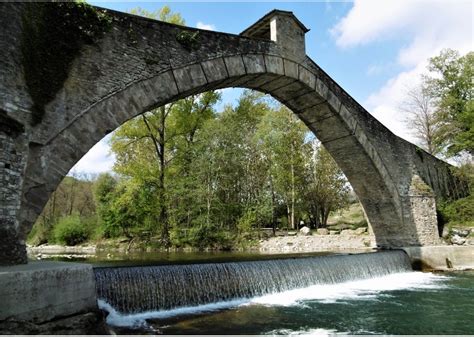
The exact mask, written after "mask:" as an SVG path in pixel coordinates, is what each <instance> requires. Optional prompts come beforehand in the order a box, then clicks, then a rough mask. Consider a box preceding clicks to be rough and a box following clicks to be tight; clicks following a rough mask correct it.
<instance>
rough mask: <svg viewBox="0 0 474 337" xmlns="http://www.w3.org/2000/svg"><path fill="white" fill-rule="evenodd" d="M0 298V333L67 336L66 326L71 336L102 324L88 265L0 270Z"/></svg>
mask: <svg viewBox="0 0 474 337" xmlns="http://www.w3.org/2000/svg"><path fill="white" fill-rule="evenodd" d="M0 298H1V301H0V328H1V329H0V330H1V331H2V333H5V331H7V332H11V333H14V334H28V333H66V332H67V331H68V326H69V327H71V330H70V331H71V332H70V333H80V334H85V333H88V331H92V330H87V329H89V325H90V324H89V323H91V324H92V325H93V326H99V325H100V324H99V323H100V321H101V319H100V317H101V315H99V314H98V313H99V311H98V308H97V300H96V294H95V279H94V272H93V270H92V266H91V265H87V264H79V263H64V262H30V263H29V264H27V265H17V266H11V267H0ZM87 322H89V323H87ZM80 326H82V327H83V328H84V329H85V330H83V331H81V329H79V327H80ZM53 327H54V329H53ZM91 328H93V327H91ZM48 329H49V330H48ZM72 331H75V332H72Z"/></svg>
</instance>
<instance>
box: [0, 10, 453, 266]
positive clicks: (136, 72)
mask: <svg viewBox="0 0 474 337" xmlns="http://www.w3.org/2000/svg"><path fill="white" fill-rule="evenodd" d="M0 6H1V7H2V8H1V9H2V10H1V11H0V22H1V24H2V27H5V29H4V30H2V31H0V45H2V43H3V44H5V48H0V59H1V60H3V61H2V62H4V63H3V64H5V65H6V66H5V67H1V68H0V75H1V76H2V79H4V80H2V81H1V82H0V137H1V140H2V145H3V147H4V148H5V151H4V153H8V155H7V156H5V155H3V157H2V155H0V164H3V166H2V165H0V187H2V188H4V189H5V191H7V192H5V193H4V194H1V193H0V201H1V203H0V215H1V214H2V212H3V214H4V215H2V217H1V218H0V220H1V221H0V264H12V263H21V262H25V261H26V255H25V252H24V240H25V238H26V235H27V233H28V232H29V231H30V230H31V227H32V225H33V223H34V222H35V220H36V218H37V217H38V215H39V214H40V212H41V211H42V209H43V207H44V205H45V204H46V202H47V200H48V197H49V195H50V194H51V193H52V192H53V191H54V190H55V189H56V187H57V185H58V184H59V183H60V181H61V180H62V178H63V177H64V176H65V175H66V174H67V173H68V171H69V170H70V169H71V168H72V167H73V166H74V164H75V163H76V162H77V161H78V160H79V159H80V158H81V157H82V156H83V155H84V154H85V153H87V152H88V150H89V149H90V148H91V147H92V146H93V145H94V144H96V143H97V142H98V141H100V140H101V139H102V138H103V137H104V136H105V135H106V134H108V133H109V132H111V131H112V130H114V129H116V128H117V127H118V126H120V125H121V124H123V123H124V122H126V121H127V120H129V119H130V118H133V117H135V116H137V115H139V114H141V113H144V112H146V111H149V110H150V109H152V108H155V107H158V106H162V105H164V104H167V103H170V102H173V101H176V100H178V99H180V98H184V97H187V96H189V95H191V94H197V93H201V92H205V91H208V90H213V89H220V88H228V87H243V88H249V89H254V90H258V91H261V92H264V93H267V94H270V95H271V96H273V97H274V98H276V99H277V100H278V101H280V102H281V103H283V104H284V105H286V106H287V107H288V108H289V109H290V110H292V111H293V112H294V113H295V114H297V115H298V116H299V118H300V119H301V120H302V121H303V122H304V123H305V124H306V125H307V126H308V127H309V129H310V130H311V131H312V132H313V133H314V134H315V135H316V137H317V138H318V139H319V140H320V141H321V142H322V143H323V145H324V146H325V148H326V149H327V150H328V151H329V153H330V154H331V155H332V156H333V158H334V159H335V161H336V162H337V163H338V165H339V166H340V167H341V169H342V170H343V172H344V173H345V174H346V176H347V178H348V179H349V181H350V183H351V184H352V186H353V188H354V190H355V192H356V193H357V195H358V197H359V199H360V200H361V203H362V205H363V207H364V210H365V212H366V214H367V216H368V218H369V221H370V223H371V226H372V228H373V231H374V234H375V237H376V240H377V243H378V244H380V245H384V246H410V245H414V246H418V245H430V244H436V243H438V233H437V229H436V213H435V203H434V194H436V195H437V196H441V197H442V196H449V195H453V193H452V188H451V187H452V185H453V181H454V180H453V179H452V176H451V175H450V172H449V167H448V166H447V165H446V164H445V163H443V162H441V161H439V160H437V159H436V158H434V157H432V156H430V155H429V154H427V153H424V152H423V151H421V150H419V149H418V148H417V147H416V146H414V145H412V144H410V143H408V142H406V141H404V140H402V139H400V138H398V137H397V136H395V135H394V134H392V133H391V132H390V131H389V130H388V129H387V128H385V127H384V126H383V125H381V124H380V123H379V122H378V121H377V120H376V119H375V118H373V117H372V116H371V115H370V114H369V113H368V112H367V111H366V110H365V109H364V108H363V107H361V106H360V105H359V104H358V103H357V102H356V101H355V100H354V99H352V98H351V97H350V95H348V94H347V93H346V92H345V91H344V90H343V89H342V88H341V87H340V86H339V85H338V84H337V83H336V82H334V80H332V79H331V78H330V77H329V76H328V75H327V74H326V73H325V72H324V71H323V70H322V69H321V68H320V67H319V66H318V65H317V64H316V63H315V62H314V61H312V60H311V59H310V58H309V57H308V56H306V53H305V45H304V34H305V33H306V32H307V31H308V30H307V29H306V28H305V27H304V26H303V25H302V24H301V22H299V21H298V20H297V19H296V17H294V15H293V14H292V13H290V12H283V11H272V12H270V13H268V14H267V15H266V16H264V17H263V18H262V19H261V20H259V21H258V22H257V23H255V24H254V25H252V26H251V27H249V28H248V29H246V30H245V31H244V32H243V33H241V35H233V34H227V33H219V32H211V31H204V30H199V29H193V28H189V27H182V26H176V25H172V24H167V23H164V22H159V21H155V20H150V19H146V18H142V17H137V16H133V15H130V14H125V13H119V12H114V11H108V10H107V11H104V10H102V11H103V12H104V15H106V16H108V17H109V18H110V22H111V27H112V29H110V30H109V31H107V32H104V34H103V35H101V36H100V38H97V39H95V40H94V41H92V42H91V43H90V44H86V45H83V46H82V47H81V50H80V52H78V54H77V55H75V57H74V58H73V60H72V61H71V64H70V69H69V70H68V76H67V78H66V80H64V83H63V85H62V87H61V88H60V89H58V91H57V92H56V94H55V97H54V98H53V99H52V101H50V102H49V103H48V104H46V105H45V114H44V116H43V117H42V119H41V120H40V121H39V123H31V120H32V116H33V114H34V112H33V109H32V106H33V105H34V104H33V98H32V95H31V92H29V91H28V84H27V83H26V80H25V77H26V76H25V72H27V70H26V68H25V66H24V65H22V64H21V60H22V59H23V56H22V55H23V54H22V53H24V52H25V50H28V48H35V45H25V42H24V41H25V39H23V37H24V36H23V35H24V34H26V33H25V32H24V27H23V26H22V22H23V21H24V20H22V18H24V15H25V12H26V13H29V12H28V9H29V8H28V6H30V5H29V4H28V3H3V4H0ZM45 6H46V4H45ZM28 15H30V14H28ZM7 28H8V29H7ZM26 41H27V40H26ZM57 42H58V43H68V41H57ZM48 43H54V41H48ZM7 46H8V47H7ZM18 74H21V75H22V76H18ZM42 84H43V85H48V83H42ZM3 125H6V127H5V126H3ZM10 154H11V155H10Z"/></svg>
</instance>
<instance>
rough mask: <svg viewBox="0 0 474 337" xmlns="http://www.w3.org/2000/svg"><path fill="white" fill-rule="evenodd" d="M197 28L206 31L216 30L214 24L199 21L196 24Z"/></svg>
mask: <svg viewBox="0 0 474 337" xmlns="http://www.w3.org/2000/svg"><path fill="white" fill-rule="evenodd" d="M196 27H197V28H199V29H205V30H216V26H215V25H213V24H207V23H204V22H201V21H198V23H197V24H196Z"/></svg>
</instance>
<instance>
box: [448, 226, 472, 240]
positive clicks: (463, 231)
mask: <svg viewBox="0 0 474 337" xmlns="http://www.w3.org/2000/svg"><path fill="white" fill-rule="evenodd" d="M451 233H453V234H454V235H458V236H460V237H462V238H465V237H467V236H468V235H469V233H470V230H469V229H464V228H451Z"/></svg>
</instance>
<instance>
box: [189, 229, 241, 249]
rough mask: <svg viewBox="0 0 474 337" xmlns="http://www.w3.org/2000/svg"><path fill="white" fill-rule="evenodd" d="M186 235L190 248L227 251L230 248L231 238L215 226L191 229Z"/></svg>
mask: <svg viewBox="0 0 474 337" xmlns="http://www.w3.org/2000/svg"><path fill="white" fill-rule="evenodd" d="M188 235H189V243H190V244H191V246H193V247H196V248H198V249H200V250H203V249H205V248H211V249H212V248H219V249H222V250H228V249H230V248H231V247H232V241H233V238H232V236H231V235H230V234H229V233H228V232H226V231H223V230H221V229H219V228H218V227H217V226H215V225H211V224H203V225H202V226H196V227H192V228H191V230H190V231H189V234H188Z"/></svg>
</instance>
